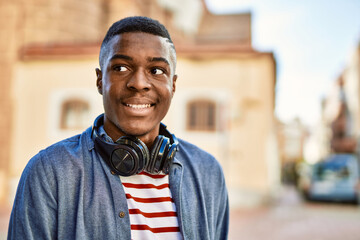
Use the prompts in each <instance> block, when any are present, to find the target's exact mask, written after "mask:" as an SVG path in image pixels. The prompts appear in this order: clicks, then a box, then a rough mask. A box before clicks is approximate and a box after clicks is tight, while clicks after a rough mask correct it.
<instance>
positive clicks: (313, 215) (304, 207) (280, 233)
mask: <svg viewBox="0 0 360 240" xmlns="http://www.w3.org/2000/svg"><path fill="white" fill-rule="evenodd" d="M0 210H1V211H0V240H5V239H6V235H7V225H8V221H9V219H8V218H9V214H10V210H9V209H0ZM264 239H270V240H304V239H306V240H339V239H340V240H359V239H360V207H358V206H357V205H354V204H340V203H314V202H310V203H309V202H304V201H302V199H301V198H300V197H299V196H298V195H297V193H296V192H295V191H294V189H292V188H289V187H287V188H284V190H283V191H282V194H281V197H279V199H278V201H277V202H276V203H274V204H273V205H272V206H271V207H260V208H247V209H236V210H235V209H233V210H232V211H231V214H230V232H229V240H264Z"/></svg>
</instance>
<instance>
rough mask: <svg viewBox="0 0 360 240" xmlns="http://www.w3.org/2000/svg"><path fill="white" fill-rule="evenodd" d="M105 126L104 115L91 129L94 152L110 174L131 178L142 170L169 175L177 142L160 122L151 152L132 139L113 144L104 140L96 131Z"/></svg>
mask: <svg viewBox="0 0 360 240" xmlns="http://www.w3.org/2000/svg"><path fill="white" fill-rule="evenodd" d="M103 124H104V114H101V115H100V116H98V117H97V118H96V119H95V121H94V125H93V127H92V132H91V137H92V138H93V137H94V146H95V150H96V151H97V152H98V153H99V154H100V156H101V158H102V159H103V160H104V161H105V162H106V163H107V165H108V166H109V167H110V169H111V170H112V172H114V173H115V174H117V175H120V176H131V175H134V174H138V173H140V172H142V171H145V172H148V173H151V174H159V173H160V172H163V173H165V174H168V173H169V171H170V166H171V164H172V162H173V160H174V157H175V153H176V152H177V151H178V140H177V138H176V137H175V135H173V134H171V133H170V132H169V131H168V130H167V129H166V126H165V125H164V124H162V123H160V134H159V135H158V136H157V137H156V138H155V140H154V143H153V147H152V149H151V151H149V149H148V148H147V146H146V145H145V143H143V142H142V141H141V140H140V139H138V138H137V137H134V136H122V137H120V138H119V139H118V140H117V141H116V143H109V142H106V141H104V140H103V139H102V138H101V137H100V136H99V134H98V129H99V127H100V126H101V125H103Z"/></svg>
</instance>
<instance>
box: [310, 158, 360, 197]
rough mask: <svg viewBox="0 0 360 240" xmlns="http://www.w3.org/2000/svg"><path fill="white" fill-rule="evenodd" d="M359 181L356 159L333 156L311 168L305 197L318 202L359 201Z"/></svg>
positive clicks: (359, 174) (357, 161) (359, 171)
mask: <svg viewBox="0 0 360 240" xmlns="http://www.w3.org/2000/svg"><path fill="white" fill-rule="evenodd" d="M359 180H360V167H359V159H358V157H357V156H356V155H353V154H333V155H331V156H329V157H328V158H326V159H325V160H323V161H321V162H319V163H316V164H315V165H314V166H313V167H312V169H311V178H310V183H309V185H308V187H307V190H306V197H307V199H309V200H319V201H346V202H347V201H351V202H355V201H359V200H360V198H359V197H360V182H359Z"/></svg>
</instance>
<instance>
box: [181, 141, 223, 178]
mask: <svg viewBox="0 0 360 240" xmlns="http://www.w3.org/2000/svg"><path fill="white" fill-rule="evenodd" d="M177 159H178V160H179V161H180V162H181V163H182V164H184V165H185V166H186V167H191V168H194V169H195V170H196V171H201V172H204V173H206V172H208V173H209V172H211V173H214V174H216V175H223V172H222V167H221V165H220V163H219V162H218V161H217V159H216V158H215V157H214V156H213V155H211V154H210V153H208V152H207V151H205V150H203V149H201V148H199V147H198V146H196V145H194V144H192V143H189V142H187V141H185V140H183V139H179V152H177Z"/></svg>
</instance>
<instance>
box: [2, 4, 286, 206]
mask: <svg viewBox="0 0 360 240" xmlns="http://www.w3.org/2000/svg"><path fill="white" fill-rule="evenodd" d="M175 2H176V1H175ZM199 3H200V4H199ZM1 4H2V6H5V7H6V9H7V10H3V9H5V8H1V11H3V13H4V14H5V13H6V14H7V16H6V17H5V16H4V14H2V15H0V16H1V20H0V26H1V27H2V28H1V30H2V31H3V32H4V33H5V34H4V35H5V36H6V37H5V38H4V37H2V38H1V42H0V49H1V51H2V52H3V53H4V54H6V55H5V56H6V57H5V58H3V59H2V61H3V64H2V65H1V68H2V70H4V71H2V72H3V73H5V77H4V76H3V78H1V80H0V81H1V83H2V86H3V87H2V88H1V89H0V91H1V102H0V104H1V108H0V109H1V117H0V124H1V125H0V129H1V132H0V134H1V136H2V138H1V139H3V140H2V145H1V146H2V147H1V151H0V154H1V156H0V157H1V159H0V179H1V184H0V201H1V202H2V203H5V202H8V203H9V202H11V199H12V197H13V194H14V191H15V186H16V184H17V181H18V179H19V177H20V174H21V172H22V170H23V168H24V167H25V165H26V163H27V162H28V160H29V159H30V158H31V156H33V155H34V154H36V153H37V152H38V151H39V150H40V149H42V148H44V147H46V146H48V145H49V144H51V143H54V142H56V141H58V140H61V139H63V138H65V137H68V136H71V135H74V134H77V133H79V132H81V131H82V130H83V129H85V128H86V127H88V126H90V125H91V124H92V121H93V119H94V118H95V116H96V115H98V114H100V113H101V112H102V111H103V110H102V101H101V96H100V95H99V94H98V93H97V90H96V87H95V81H96V78H95V77H96V75H95V68H96V67H98V62H97V57H98V52H99V44H100V42H101V39H102V37H103V35H104V34H105V31H106V29H107V28H108V26H109V25H110V23H112V22H113V21H115V20H118V19H119V18H121V17H124V16H129V15H147V16H150V17H153V18H156V19H159V20H160V21H161V22H163V23H165V25H166V26H167V27H168V29H169V31H170V33H171V34H172V36H173V38H174V40H175V46H176V48H177V53H178V65H177V74H178V75H179V78H178V80H177V91H176V94H175V97H174V99H173V103H172V106H171V108H170V111H169V113H168V115H167V116H166V118H165V119H164V122H165V123H166V124H167V125H168V126H169V129H171V131H173V132H174V133H176V135H177V136H178V137H180V138H184V139H186V140H188V141H190V142H193V143H195V144H197V145H199V146H200V147H202V148H204V149H205V150H207V151H209V152H210V153H212V154H213V155H214V156H216V157H217V159H218V160H219V161H220V163H221V164H222V166H223V169H224V172H225V176H226V180H227V182H228V186H229V191H230V200H231V203H232V206H238V205H244V204H246V205H253V204H260V203H263V202H264V201H265V200H267V199H269V197H270V196H271V195H272V194H273V192H274V189H276V187H277V186H278V183H279V181H278V180H279V164H278V156H277V144H276V137H275V128H274V104H275V101H274V99H275V93H274V88H275V83H276V62H275V59H274V56H273V54H272V53H264V52H257V51H255V50H254V49H252V47H251V14H250V13H244V14H234V15H227V16H216V15H213V14H211V13H209V12H208V11H207V10H206V8H204V6H205V5H204V2H203V1H200V2H199V1H196V0H187V1H184V6H182V7H179V6H178V5H171V1H170V2H169V1H165V0H163V1H160V0H158V1H156V0H136V1H126V0H123V1H115V0H110V1H100V0H91V1H75V2H74V1H70V0H61V1H42V0H33V1H31V2H30V1H29V2H27V1H20V0H18V1H14V2H13V3H12V4H8V3H1ZM192 4H195V5H194V6H198V8H199V9H198V10H196V11H195V10H194V9H193V13H192V15H191V16H192V17H193V19H194V22H196V21H195V20H196V19H198V21H197V23H198V24H197V27H198V29H200V30H198V31H196V32H194V26H191V27H188V26H190V25H186V24H185V23H181V21H180V22H179V20H178V18H179V16H181V14H182V12H183V11H184V9H183V8H184V7H191V6H192ZM124 6H126V8H124ZM217 20H218V21H217ZM219 23H221V24H220V25H219ZM181 24H183V25H181ZM222 25H224V26H226V27H224V28H219V27H220V26H222ZM229 26H233V27H234V31H231V27H229ZM197 33H198V34H197ZM4 35H3V34H1V36H4ZM197 101H200V102H205V103H210V105H209V106H212V108H210V110H209V109H208V110H209V111H210V112H207V114H208V115H209V116H210V115H211V117H209V118H207V117H205V120H206V121H208V122H207V124H211V126H212V128H211V130H207V131H203V130H196V129H192V130H189V129H190V128H189V126H188V125H189V122H191V121H192V120H194V119H192V120H191V119H190V120H189V113H190V112H189V103H191V102H195V103H196V102H197ZM67 102H73V104H75V103H76V104H75V105H70V106H73V108H70V109H67V107H66V106H68V105H66V104H65V103H67ZM82 104H83V105H82ZM74 106H75V107H74ZM79 109H80V110H79ZM84 109H85V110H84ZM73 111H77V113H75V115H74V113H73ZM79 111H80V112H79ZM64 114H65V115H66V114H68V115H66V116H65V118H64V116H63V115H64ZM77 114H80V115H81V117H82V119H85V120H81V122H80V125H79V124H77V125H72V123H73V122H74V121H80V120H79V118H78V117H77V116H78V115H77ZM197 115H199V114H198V113H195V115H194V116H195V117H196V116H197ZM66 117H67V118H66ZM64 119H65V120H64ZM69 119H70V120H69ZM74 119H75V120H74ZM209 119H210V120H209ZM195 120H196V119H195ZM64 121H65V123H64ZM67 124H68V125H67ZM64 126H65V127H64ZM71 126H77V127H75V128H74V127H71ZM79 126H80V127H79ZM209 177H211V176H209ZM9 196H10V197H9Z"/></svg>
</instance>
